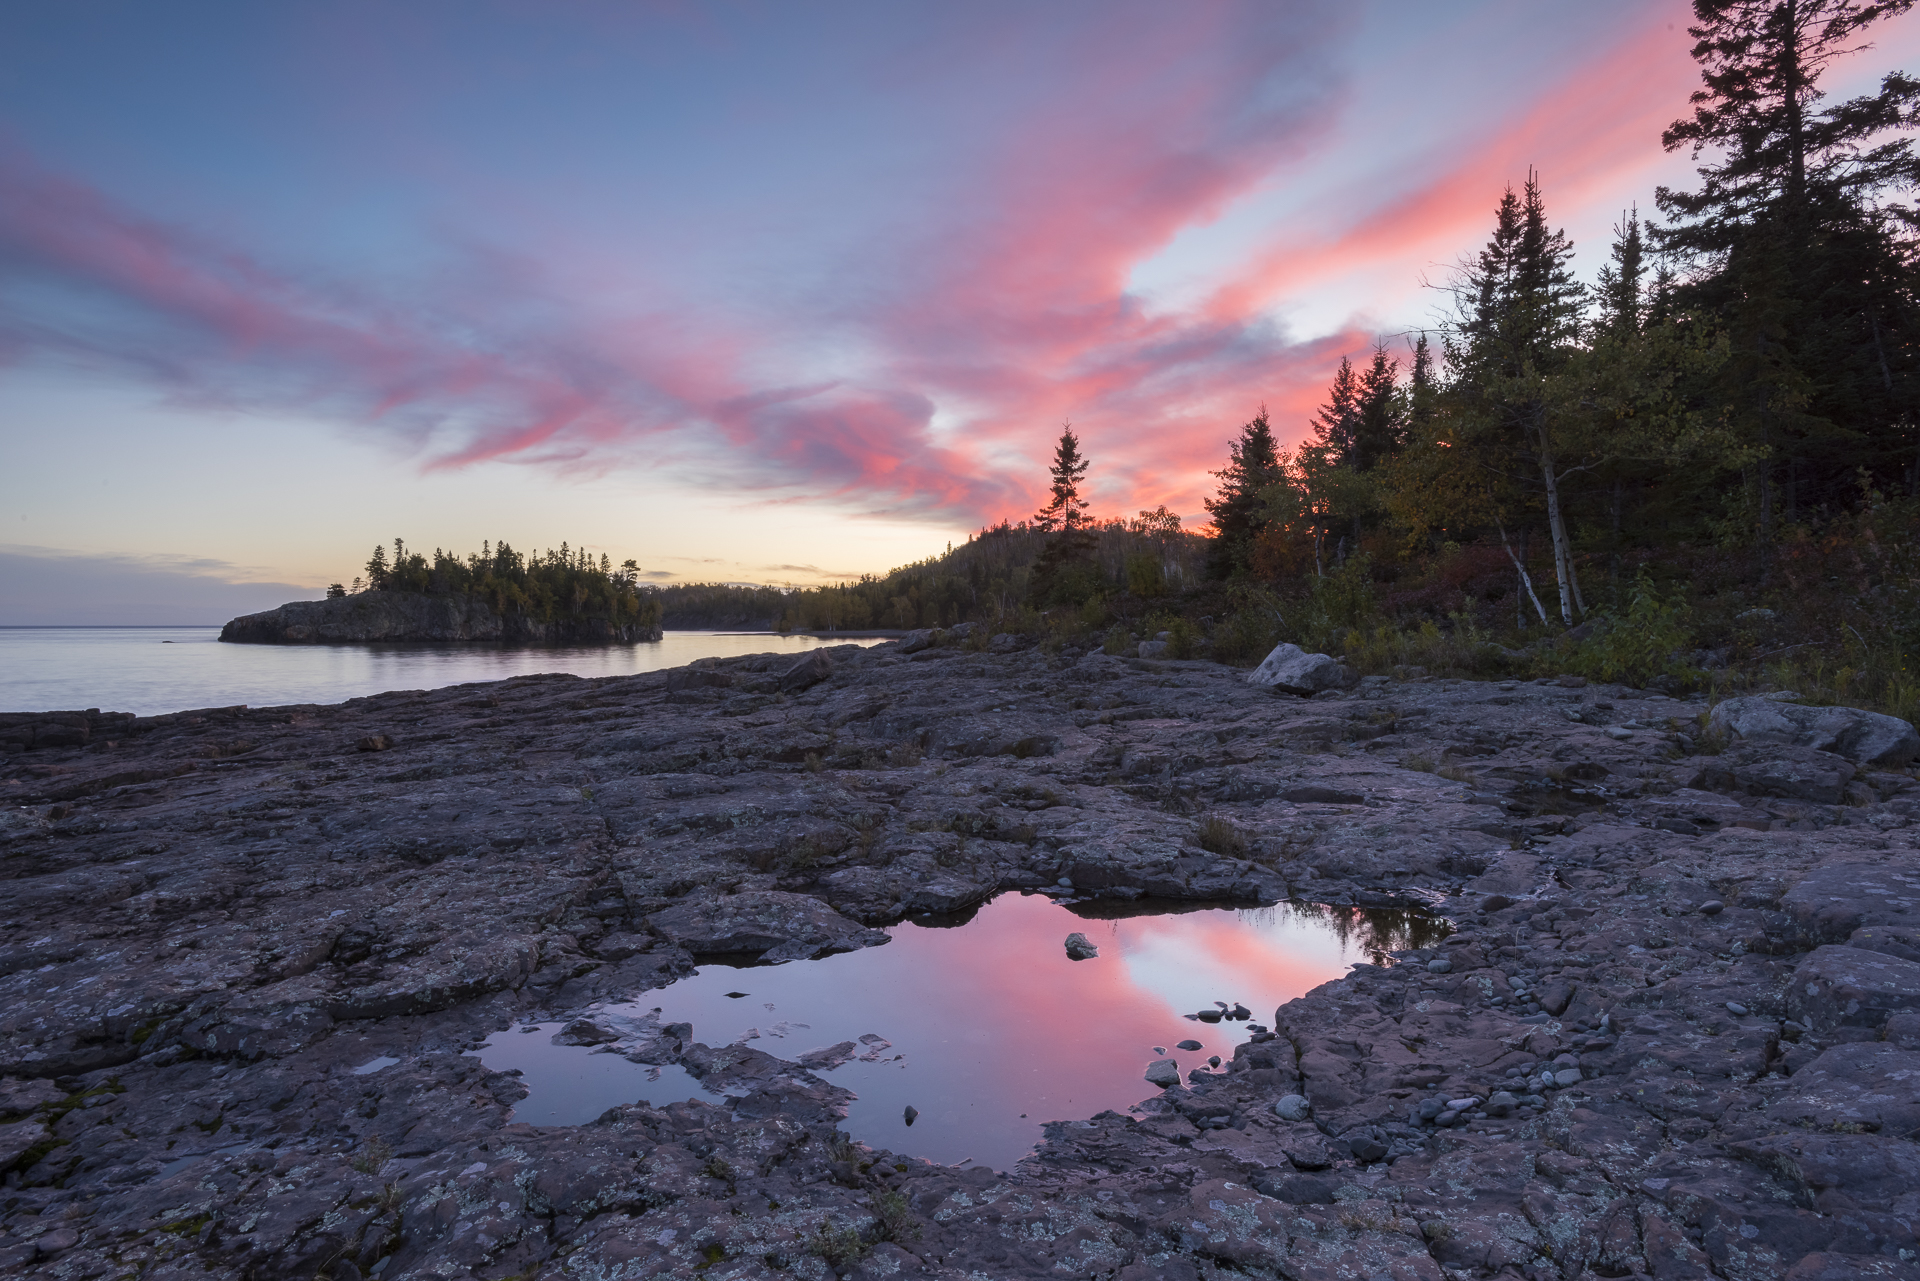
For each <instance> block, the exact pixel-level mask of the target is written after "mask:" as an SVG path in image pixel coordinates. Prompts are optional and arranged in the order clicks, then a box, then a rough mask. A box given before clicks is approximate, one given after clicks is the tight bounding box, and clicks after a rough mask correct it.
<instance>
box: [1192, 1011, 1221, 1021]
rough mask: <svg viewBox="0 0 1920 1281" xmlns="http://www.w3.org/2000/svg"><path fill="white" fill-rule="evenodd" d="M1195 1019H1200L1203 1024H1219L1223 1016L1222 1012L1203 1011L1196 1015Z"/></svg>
mask: <svg viewBox="0 0 1920 1281" xmlns="http://www.w3.org/2000/svg"><path fill="white" fill-rule="evenodd" d="M1193 1017H1195V1018H1197V1019H1199V1020H1200V1021H1201V1022H1202V1023H1218V1022H1219V1021H1220V1018H1221V1014H1220V1011H1218V1010H1201V1011H1200V1012H1199V1013H1198V1014H1195V1015H1194V1016H1193Z"/></svg>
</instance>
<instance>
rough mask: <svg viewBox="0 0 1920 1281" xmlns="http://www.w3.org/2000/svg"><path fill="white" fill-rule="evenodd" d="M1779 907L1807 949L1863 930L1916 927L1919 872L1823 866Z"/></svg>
mask: <svg viewBox="0 0 1920 1281" xmlns="http://www.w3.org/2000/svg"><path fill="white" fill-rule="evenodd" d="M1781 906H1782V907H1783V908H1785V909H1786V911H1787V913H1788V915H1790V916H1791V917H1792V918H1793V924H1794V928H1795V930H1796V931H1797V932H1798V934H1799V936H1800V937H1801V938H1802V939H1803V940H1805V941H1806V942H1807V943H1809V944H1820V943H1844V942H1846V941H1847V940H1848V938H1849V936H1851V935H1852V934H1853V932H1854V931H1855V930H1858V929H1861V928H1862V927H1865V926H1876V925H1884V926H1898V925H1908V926H1915V927H1920V867H1916V866H1915V865H1913V864H1910V863H1909V864H1904V865H1903V864H1890V863H1829V864H1826V865H1825V866H1822V867H1816V868H1815V869H1813V871H1811V872H1809V873H1808V874H1807V876H1806V878H1805V879H1803V880H1802V881H1801V882H1800V883H1799V884H1798V885H1796V886H1794V887H1793V888H1792V889H1791V890H1789V891H1787V894H1786V897H1785V898H1784V899H1783V900H1782V902H1781Z"/></svg>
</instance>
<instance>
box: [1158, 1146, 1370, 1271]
mask: <svg viewBox="0 0 1920 1281" xmlns="http://www.w3.org/2000/svg"><path fill="white" fill-rule="evenodd" d="M1251 1183H1252V1186H1253V1189H1254V1191H1256V1192H1259V1193H1261V1194H1263V1195H1265V1196H1270V1197H1273V1198H1274V1199H1275V1200H1277V1201H1285V1202H1287V1203H1288V1204H1289V1205H1333V1204H1334V1203H1335V1201H1336V1200H1337V1198H1336V1197H1335V1195H1334V1192H1335V1189H1334V1184H1333V1182H1332V1180H1330V1179H1321V1178H1315V1177H1314V1176H1312V1175H1310V1174H1288V1173H1281V1172H1279V1171H1274V1170H1261V1171H1260V1172H1258V1173H1257V1174H1255V1175H1254V1176H1253V1178H1252V1180H1251ZM1159 1275H1165V1274H1164V1273H1163V1274H1159Z"/></svg>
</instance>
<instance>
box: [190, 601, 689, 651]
mask: <svg viewBox="0 0 1920 1281" xmlns="http://www.w3.org/2000/svg"><path fill="white" fill-rule="evenodd" d="M220 639H221V640H223V641H237V642H241V643H245V644H254V645H352V644H364V643H366V642H368V641H440V642H457V641H506V642H508V643H511V644H521V645H602V644H613V643H617V642H631V641H644V640H659V639H660V629H659V628H658V627H656V626H651V625H647V624H641V623H626V624H616V623H611V622H609V621H607V620H606V619H604V618H561V619H555V620H554V621H552V622H545V621H542V620H539V619H535V618H529V617H527V616H526V615H524V614H506V615H502V614H499V613H496V612H495V611H494V609H493V607H492V606H491V605H489V604H488V603H487V602H486V601H484V600H482V599H480V598H479V597H477V596H437V595H436V596H429V595H425V594H422V593H419V592H364V593H362V594H360V595H358V596H344V597H339V598H336V599H332V600H300V601H293V602H291V603H289V604H286V605H282V606H280V608H278V609H270V610H267V611H265V612H263V613H259V614H245V615H242V616H241V617H239V618H236V619H234V620H233V621H232V622H230V623H228V624H227V625H226V626H225V627H223V628H221V629H220Z"/></svg>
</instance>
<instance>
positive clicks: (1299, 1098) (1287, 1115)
mask: <svg viewBox="0 0 1920 1281" xmlns="http://www.w3.org/2000/svg"><path fill="white" fill-rule="evenodd" d="M1273 1114H1274V1115H1275V1116H1277V1117H1279V1118H1280V1119H1281V1120H1282V1121H1304V1120H1306V1119H1307V1118H1308V1117H1309V1116H1312V1115H1313V1105H1312V1104H1311V1103H1309V1102H1307V1098H1306V1096H1305V1095H1304V1094H1283V1095H1281V1096H1280V1097H1279V1098H1278V1099H1275V1100H1274V1104H1273Z"/></svg>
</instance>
